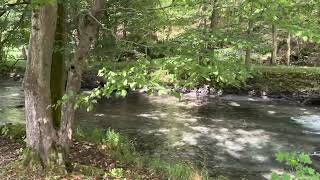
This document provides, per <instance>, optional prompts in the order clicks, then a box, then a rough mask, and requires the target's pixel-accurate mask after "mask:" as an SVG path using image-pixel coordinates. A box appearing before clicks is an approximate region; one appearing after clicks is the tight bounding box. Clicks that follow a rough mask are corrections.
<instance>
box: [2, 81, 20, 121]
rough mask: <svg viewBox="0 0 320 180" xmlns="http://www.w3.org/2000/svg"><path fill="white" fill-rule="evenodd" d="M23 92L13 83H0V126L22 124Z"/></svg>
mask: <svg viewBox="0 0 320 180" xmlns="http://www.w3.org/2000/svg"><path fill="white" fill-rule="evenodd" d="M23 103H24V102H23V91H22V88H21V85H19V84H17V83H15V82H10V81H6V82H0V125H1V124H3V123H17V122H20V123H22V122H23V114H24V112H23V109H21V108H20V107H21V105H22V104H23Z"/></svg>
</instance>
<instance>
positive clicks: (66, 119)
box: [59, 0, 105, 153]
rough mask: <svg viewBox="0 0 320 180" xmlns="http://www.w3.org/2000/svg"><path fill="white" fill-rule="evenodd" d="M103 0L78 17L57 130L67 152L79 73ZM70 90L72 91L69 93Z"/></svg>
mask: <svg viewBox="0 0 320 180" xmlns="http://www.w3.org/2000/svg"><path fill="white" fill-rule="evenodd" d="M104 4H105V2H104V0H94V2H93V3H92V6H91V10H90V14H87V15H85V16H84V17H83V18H81V19H80V22H79V27H78V31H79V32H78V36H79V37H78V39H79V43H78V45H77V49H76V52H75V55H74V59H73V62H72V63H71V65H70V67H69V72H68V78H67V87H66V92H67V93H69V94H70V95H71V94H72V95H71V97H70V98H69V100H68V101H67V102H66V103H64V105H63V106H62V116H61V127H60V128H61V131H60V132H59V135H60V136H59V137H60V144H63V145H64V151H65V152H66V153H68V151H69V145H70V144H71V141H72V129H73V123H74V115H75V103H76V97H77V96H76V95H77V94H78V93H79V91H80V86H81V75H82V71H83V67H84V64H85V59H86V58H87V56H88V53H89V51H90V48H91V45H92V43H93V41H94V39H95V38H96V35H97V33H98V30H99V26H100V24H99V22H98V20H99V19H101V18H102V16H103V9H104ZM71 92H72V93H71Z"/></svg>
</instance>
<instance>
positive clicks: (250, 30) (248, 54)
mask: <svg viewBox="0 0 320 180" xmlns="http://www.w3.org/2000/svg"><path fill="white" fill-rule="evenodd" d="M252 25H253V24H252V20H250V19H249V22H248V29H247V39H248V40H249V39H250V38H251V34H252ZM250 43H251V42H250ZM245 63H246V65H250V64H251V44H250V45H248V44H247V48H246V57H245Z"/></svg>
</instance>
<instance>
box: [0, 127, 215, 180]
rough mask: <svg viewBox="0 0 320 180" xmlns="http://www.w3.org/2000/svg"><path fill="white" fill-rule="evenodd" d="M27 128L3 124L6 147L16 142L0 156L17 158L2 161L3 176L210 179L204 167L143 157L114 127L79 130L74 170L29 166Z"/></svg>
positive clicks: (72, 155) (0, 172)
mask: <svg viewBox="0 0 320 180" xmlns="http://www.w3.org/2000/svg"><path fill="white" fill-rule="evenodd" d="M24 136H25V135H24V128H23V126H21V125H5V126H1V127H0V143H1V141H6V143H1V144H4V145H5V146H11V145H12V144H17V143H18V145H17V146H16V149H12V150H11V151H12V152H14V153H13V154H8V155H4V154H2V151H1V148H6V147H0V157H1V158H0V159H4V158H7V157H14V158H12V161H10V162H3V164H1V161H0V178H1V179H3V178H4V179H8V178H13V179H34V178H36V179H37V178H40V179H41V178H43V179H44V178H48V179H61V178H62V179H63V178H66V179H74V178H76V177H78V178H80V179H102V178H104V179H108V178H109V179H173V180H188V179H189V180H200V179H209V178H208V174H207V172H206V170H205V169H197V168H195V167H194V166H193V165H192V164H190V163H188V162H178V161H174V160H173V161H172V162H165V161H162V160H161V159H159V158H153V157H149V156H144V155H142V154H140V153H139V152H138V151H136V149H135V146H134V145H133V143H132V142H131V141H130V140H129V139H128V138H127V137H125V136H122V135H120V134H119V133H118V132H115V131H114V130H111V129H108V130H100V129H96V130H93V131H91V132H84V131H82V130H77V131H76V134H75V140H74V145H73V146H72V148H71V153H70V158H71V161H72V172H69V173H65V172H64V173H61V171H57V170H55V169H53V170H50V171H46V172H45V171H43V170H42V169H41V168H31V169H30V168H26V167H24V166H23V165H22V161H21V160H20V159H21V157H23V148H24V142H23V138H24Z"/></svg>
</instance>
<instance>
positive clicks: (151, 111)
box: [0, 81, 320, 179]
mask: <svg viewBox="0 0 320 180" xmlns="http://www.w3.org/2000/svg"><path fill="white" fill-rule="evenodd" d="M186 99H188V100H186V101H182V102H179V101H178V100H177V99H175V98H173V97H148V96H146V95H143V94H131V95H130V96H129V97H127V98H124V99H110V100H103V101H101V102H99V103H98V105H97V107H96V108H95V109H94V110H93V111H92V112H89V113H87V112H84V111H79V112H78V113H77V122H76V124H77V126H79V127H81V128H84V129H93V128H108V127H112V128H113V129H116V130H119V131H120V132H121V133H123V134H126V135H128V136H130V137H131V138H133V139H135V142H136V143H137V147H138V149H139V150H140V151H142V152H143V153H146V154H151V155H154V156H159V157H161V158H163V159H168V160H170V159H175V158H183V159H186V160H190V161H192V162H193V163H195V164H197V165H205V166H206V167H207V169H208V171H209V173H210V175H211V176H212V177H213V176H219V175H223V176H227V177H229V178H230V179H241V178H245V179H264V178H267V177H268V176H269V175H270V172H271V170H278V169H279V168H280V167H281V166H280V165H279V164H278V163H277V162H276V161H275V160H274V159H275V158H274V154H275V152H277V151H298V152H300V151H305V152H310V153H312V152H315V151H319V150H320V111H319V108H317V107H305V106H299V105H295V104H290V103H289V102H283V101H282V102H281V101H273V100H265V99H260V98H250V97H242V96H224V97H222V98H219V99H217V98H214V97H205V98H196V97H194V96H190V97H188V98H186ZM22 104H23V91H22V88H21V85H20V84H18V83H15V82H10V81H0V124H4V123H8V122H11V123H17V122H23V119H24V117H23V116H24V112H23V111H24V109H23V108H22V107H21V105H22Z"/></svg>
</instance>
